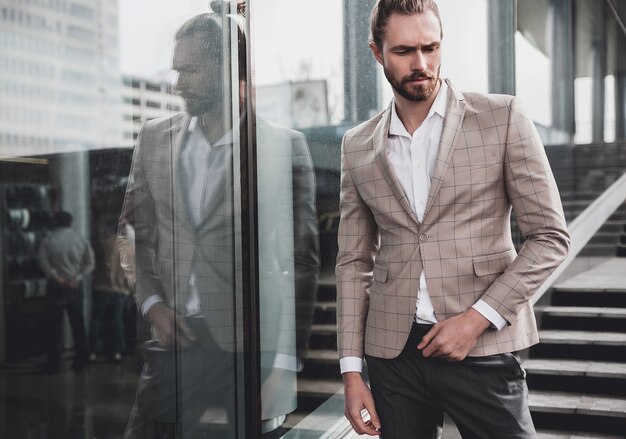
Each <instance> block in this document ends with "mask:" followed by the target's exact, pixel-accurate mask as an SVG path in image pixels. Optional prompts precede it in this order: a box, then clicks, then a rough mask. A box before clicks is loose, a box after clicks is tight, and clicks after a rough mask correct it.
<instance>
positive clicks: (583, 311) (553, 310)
mask: <svg viewBox="0 0 626 439" xmlns="http://www.w3.org/2000/svg"><path fill="white" fill-rule="evenodd" d="M535 310H536V311H541V312H543V313H545V314H550V315H553V316H561V317H602V318H608V319H618V318H624V317H626V308H608V307H604V308H601V307H595V306H545V307H537V308H535Z"/></svg>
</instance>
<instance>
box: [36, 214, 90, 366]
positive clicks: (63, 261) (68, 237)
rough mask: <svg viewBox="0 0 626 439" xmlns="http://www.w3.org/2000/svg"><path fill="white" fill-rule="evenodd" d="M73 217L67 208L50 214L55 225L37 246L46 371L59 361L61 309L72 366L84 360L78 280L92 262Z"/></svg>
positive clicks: (84, 342)
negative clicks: (42, 284) (45, 316)
mask: <svg viewBox="0 0 626 439" xmlns="http://www.w3.org/2000/svg"><path fill="white" fill-rule="evenodd" d="M73 221H74V218H73V217H72V214H70V213H69V212H65V211H61V212H57V213H56V214H55V215H54V225H55V228H54V230H52V231H51V232H50V233H48V235H47V236H46V237H45V238H44V240H43V241H42V243H41V245H40V246H39V253H38V257H39V265H40V266H41V269H42V270H43V271H44V273H46V277H47V279H48V286H47V290H46V308H47V312H48V319H47V320H48V327H47V330H46V336H47V339H48V346H47V362H46V367H45V369H46V371H48V372H56V371H57V370H58V369H59V363H60V361H61V346H60V345H61V338H62V336H63V310H66V311H67V316H68V318H69V322H70V326H71V328H72V337H73V339H74V350H75V351H76V353H75V357H74V364H73V368H74V369H76V370H78V369H82V368H83V367H84V366H85V364H86V361H87V343H86V336H85V319H84V317H83V292H82V289H81V281H82V279H83V277H84V276H85V275H86V274H89V273H91V271H92V270H93V267H94V265H95V260H94V255H93V250H92V249H91V245H90V244H89V243H88V242H87V240H85V238H83V237H82V236H81V235H79V234H78V232H76V231H75V230H73V229H72V228H71V227H72V222H73Z"/></svg>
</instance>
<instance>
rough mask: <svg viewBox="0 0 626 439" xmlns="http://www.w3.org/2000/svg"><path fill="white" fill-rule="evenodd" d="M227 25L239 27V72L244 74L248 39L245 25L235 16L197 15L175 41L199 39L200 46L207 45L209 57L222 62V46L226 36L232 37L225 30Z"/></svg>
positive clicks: (178, 32) (177, 35) (186, 23)
mask: <svg viewBox="0 0 626 439" xmlns="http://www.w3.org/2000/svg"><path fill="white" fill-rule="evenodd" d="M242 17H243V15H242ZM225 25H226V26H237V39H238V41H237V44H238V48H239V70H240V72H241V73H243V72H245V70H246V63H245V60H246V38H245V33H244V30H243V28H242V27H243V24H242V23H241V22H240V20H238V19H237V18H235V16H232V15H228V16H226V17H224V16H222V15H219V14H216V13H205V14H199V15H196V16H194V17H192V18H190V19H189V20H187V21H186V22H185V23H183V25H182V26H181V27H180V28H179V29H178V31H177V32H176V35H175V36H174V39H175V41H179V40H181V39H183V38H193V39H197V41H198V44H203V45H205V48H206V49H207V55H208V56H209V57H210V58H212V59H213V60H220V61H221V60H222V57H223V47H222V44H223V38H224V35H230V34H229V32H228V28H226V29H225V28H224V27H225Z"/></svg>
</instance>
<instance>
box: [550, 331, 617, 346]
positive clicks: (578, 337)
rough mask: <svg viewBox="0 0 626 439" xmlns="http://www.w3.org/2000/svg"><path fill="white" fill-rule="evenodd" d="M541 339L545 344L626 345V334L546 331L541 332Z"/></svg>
mask: <svg viewBox="0 0 626 439" xmlns="http://www.w3.org/2000/svg"><path fill="white" fill-rule="evenodd" d="M539 338H540V339H541V343H544V344H548V343H549V344H557V343H558V344H576V345H604V346H625V345H626V333H622V332H592V331H559V330H545V331H540V333H539Z"/></svg>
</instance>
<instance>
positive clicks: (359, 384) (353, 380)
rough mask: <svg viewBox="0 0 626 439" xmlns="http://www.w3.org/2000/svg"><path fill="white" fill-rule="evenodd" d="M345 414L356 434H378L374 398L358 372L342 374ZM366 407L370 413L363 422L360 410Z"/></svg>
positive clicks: (378, 427)
mask: <svg viewBox="0 0 626 439" xmlns="http://www.w3.org/2000/svg"><path fill="white" fill-rule="evenodd" d="M343 386H344V398H345V415H346V418H348V421H350V424H351V425H352V428H354V431H356V432H357V433H358V434H367V435H370V436H377V435H378V434H380V427H381V425H380V420H379V419H378V414H377V413H376V408H375V407H374V398H373V397H372V392H371V391H370V389H369V387H367V384H365V381H363V378H362V377H361V374H360V373H359V372H346V373H344V374H343ZM363 409H366V410H367V411H368V413H369V414H370V420H369V421H367V422H365V421H363V418H362V417H361V410H363Z"/></svg>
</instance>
